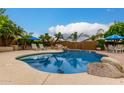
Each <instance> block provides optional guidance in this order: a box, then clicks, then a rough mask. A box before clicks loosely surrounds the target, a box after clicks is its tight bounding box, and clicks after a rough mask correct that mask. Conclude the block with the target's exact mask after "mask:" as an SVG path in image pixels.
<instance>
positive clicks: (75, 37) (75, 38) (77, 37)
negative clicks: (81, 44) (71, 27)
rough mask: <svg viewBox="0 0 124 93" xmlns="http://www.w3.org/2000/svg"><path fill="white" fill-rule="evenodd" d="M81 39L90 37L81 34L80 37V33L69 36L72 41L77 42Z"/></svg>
mask: <svg viewBox="0 0 124 93" xmlns="http://www.w3.org/2000/svg"><path fill="white" fill-rule="evenodd" d="M80 37H89V35H87V34H84V33H80V34H79V35H78V32H74V33H72V34H71V36H69V38H71V39H72V41H77V40H78V39H79V38H80Z"/></svg>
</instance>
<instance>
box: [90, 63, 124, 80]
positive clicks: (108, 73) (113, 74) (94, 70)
mask: <svg viewBox="0 0 124 93" xmlns="http://www.w3.org/2000/svg"><path fill="white" fill-rule="evenodd" d="M88 74H91V75H96V76H102V77H110V78H120V77H124V74H123V73H121V72H120V71H119V70H118V68H116V66H114V65H111V64H109V63H102V62H100V63H98V62H97V63H90V64H89V65H88Z"/></svg>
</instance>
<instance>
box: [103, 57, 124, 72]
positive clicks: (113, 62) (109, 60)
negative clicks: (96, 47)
mask: <svg viewBox="0 0 124 93" xmlns="http://www.w3.org/2000/svg"><path fill="white" fill-rule="evenodd" d="M101 61H102V63H109V64H111V65H113V66H115V67H116V68H117V69H118V70H119V71H120V72H122V73H124V66H123V64H121V63H120V62H119V61H118V60H116V59H113V58H110V57H103V58H102V59H101Z"/></svg>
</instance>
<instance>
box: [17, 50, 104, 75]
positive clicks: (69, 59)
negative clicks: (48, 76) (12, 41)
mask: <svg viewBox="0 0 124 93" xmlns="http://www.w3.org/2000/svg"><path fill="white" fill-rule="evenodd" d="M103 56H105V55H101V54H97V53H95V52H90V51H83V50H76V51H75V50H74V51H72V50H71V51H70V50H66V51H64V52H61V53H47V54H37V55H29V56H23V57H20V58H18V59H19V60H21V61H24V62H26V63H27V64H29V65H30V66H31V67H33V68H35V69H38V70H40V71H44V72H50V73H59V74H74V73H83V72H87V69H88V67H87V65H88V64H89V63H92V62H100V59H101V58H102V57H103Z"/></svg>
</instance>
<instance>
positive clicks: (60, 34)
mask: <svg viewBox="0 0 124 93" xmlns="http://www.w3.org/2000/svg"><path fill="white" fill-rule="evenodd" d="M54 36H55V37H56V40H55V42H54V44H56V43H57V42H58V41H59V40H60V39H63V35H62V33H61V32H58V33H57V34H55V35H54Z"/></svg>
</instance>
